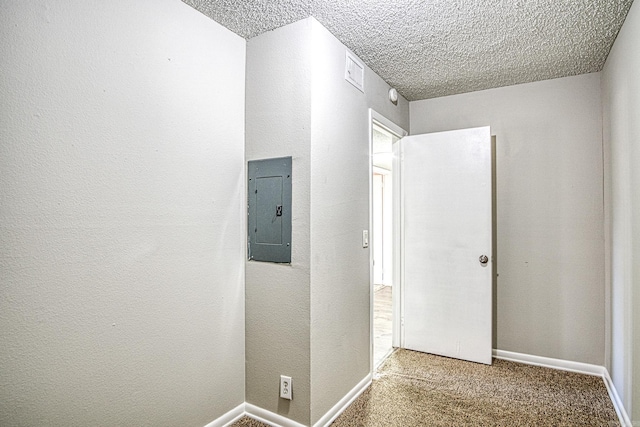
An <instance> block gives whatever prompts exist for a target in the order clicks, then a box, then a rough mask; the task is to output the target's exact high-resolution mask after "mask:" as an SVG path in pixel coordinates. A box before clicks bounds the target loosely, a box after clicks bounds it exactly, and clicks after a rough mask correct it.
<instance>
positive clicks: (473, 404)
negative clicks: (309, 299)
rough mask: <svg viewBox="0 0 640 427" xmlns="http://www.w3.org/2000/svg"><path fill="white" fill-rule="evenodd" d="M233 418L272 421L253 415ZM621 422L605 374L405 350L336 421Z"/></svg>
mask: <svg viewBox="0 0 640 427" xmlns="http://www.w3.org/2000/svg"><path fill="white" fill-rule="evenodd" d="M233 425H234V426H238V427H239V426H243V427H264V426H265V424H262V423H259V422H257V421H255V420H251V419H249V418H248V417H244V418H243V419H241V420H240V421H238V422H236V423H235V424H233ZM618 425H620V424H619V422H618V418H617V416H616V412H615V409H614V408H613V405H612V403H611V400H610V399H609V395H608V393H607V390H606V387H605V385H604V382H603V380H602V378H600V377H596V376H590V375H583V374H576V373H570V372H564V371H559V370H554V369H549V368H542V367H538V366H530V365H524V364H519V363H515V362H508V361H504V360H494V364H493V365H492V366H487V365H481V364H477V363H472V362H465V361H461V360H455V359H449V358H446V357H440V356H434V355H430V354H425V353H418V352H414V351H409V350H398V351H396V352H395V353H393V354H392V355H391V356H390V357H389V358H388V359H387V360H386V361H385V362H384V364H383V365H382V366H381V367H380V369H379V370H378V373H377V375H376V378H375V379H374V380H373V383H372V384H371V386H369V387H368V388H367V389H366V390H365V391H364V392H363V394H362V395H361V396H360V397H358V399H356V400H355V401H354V402H353V404H351V405H350V406H349V407H348V408H347V409H346V410H345V412H344V413H342V415H340V416H339V417H338V418H337V419H336V421H335V422H334V423H333V424H332V427H356V426H358V427H360V426H372V427H375V426H398V427H400V426H402V427H413V426H416V427H417V426H442V427H444V426H447V427H449V426H474V427H475V426H531V427H533V426H536V427H537V426H598V427H609V426H618Z"/></svg>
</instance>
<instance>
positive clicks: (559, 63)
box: [183, 0, 633, 101]
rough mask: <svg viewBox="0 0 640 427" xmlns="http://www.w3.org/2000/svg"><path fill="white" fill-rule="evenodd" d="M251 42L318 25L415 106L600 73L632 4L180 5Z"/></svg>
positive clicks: (194, 0) (614, 0)
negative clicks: (306, 23) (306, 21)
mask: <svg viewBox="0 0 640 427" xmlns="http://www.w3.org/2000/svg"><path fill="white" fill-rule="evenodd" d="M183 1H184V2H185V3H187V4H189V5H191V6H193V7H194V8H195V9H197V10H199V11H201V12H202V13H204V14H205V15H207V16H209V17H211V18H212V19H214V20H215V21H217V22H219V23H220V24H222V25H224V26H225V27H227V28H228V29H230V30H231V31H233V32H235V33H236V34H238V35H240V36H242V37H244V38H247V39H248V38H251V37H254V36H256V35H258V34H261V33H263V32H265V31H269V30H272V29H274V28H278V27H281V26H283V25H286V24H289V23H291V22H295V21H297V20H300V19H303V18H306V17H308V16H314V17H315V18H316V19H317V20H318V21H320V22H321V23H322V24H323V25H324V26H325V27H327V28H328V29H329V31H331V32H332V33H333V34H334V35H335V36H336V37H337V38H338V39H340V41H342V42H343V43H344V44H345V45H346V46H347V47H348V48H349V49H351V50H352V51H353V52H355V53H356V54H357V55H358V56H359V57H360V58H361V59H362V60H363V61H364V62H365V63H366V64H367V65H368V66H369V67H371V68H372V69H373V70H374V71H375V72H376V73H377V74H378V75H379V76H380V77H382V78H383V79H384V80H385V81H386V82H387V83H389V84H390V85H391V86H393V87H395V88H396V89H397V90H398V92H400V93H401V94H402V95H404V96H405V98H407V99H408V100H410V101H413V100H418V99H426V98H434V97H438V96H445V95H452V94H456V93H464V92H471V91H476V90H482V89H489V88H493V87H500V86H507V85H512V84H518V83H526V82H532V81H537V80H545V79H551V78H556V77H564V76H571V75H577V74H583V73H590V72H595V71H600V70H601V69H602V67H603V65H604V62H605V60H606V58H607V55H608V54H609V49H610V48H611V45H612V44H613V41H614V40H615V37H616V35H617V34H618V31H619V30H620V27H621V26H622V23H623V22H624V19H625V17H626V15H627V12H628V10H629V8H630V7H631V3H632V2H633V0H394V1H389V0H256V1H251V0H183Z"/></svg>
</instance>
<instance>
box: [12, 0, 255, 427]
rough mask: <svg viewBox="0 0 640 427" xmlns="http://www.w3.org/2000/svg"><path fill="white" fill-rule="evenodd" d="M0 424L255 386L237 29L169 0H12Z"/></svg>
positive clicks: (189, 412) (208, 417) (132, 418)
mask: <svg viewBox="0 0 640 427" xmlns="http://www.w3.org/2000/svg"><path fill="white" fill-rule="evenodd" d="M0 39H1V40H2V43H1V44H0V58H1V59H0V75H1V76H2V77H1V78H0V283H1V285H0V343H2V344H1V345H0V425H3V426H15V425H32V426H35V425H43V426H44V425H46V426H65V427H67V426H71V425H75V426H90V425H111V426H117V425H122V426H124V425H129V426H134V425H135V426H204V425H206V424H207V423H209V422H211V421H212V420H214V419H216V418H218V417H219V416H221V415H223V414H225V413H226V412H227V411H229V410H231V409H232V408H234V407H236V406H237V405H239V404H241V403H242V402H244V342H243V338H242V337H243V335H244V317H243V311H244V290H243V283H244V278H243V276H244V261H243V256H244V241H243V238H244V235H245V233H244V220H243V214H244V212H245V211H244V204H245V197H244V191H243V189H244V185H243V183H244V177H243V172H242V171H243V165H244V148H243V139H244V83H245V82H244V72H245V71H244V70H245V41H244V40H243V39H242V38H240V37H238V36H236V35H234V34H232V33H231V32H229V31H228V30H226V29H224V28H223V27H221V26H220V25H218V24H217V23H215V22H213V21H211V20H210V19H209V18H206V17H205V16H203V15H202V14H200V13H199V12H197V11H195V10H193V9H192V8H190V7H189V6H187V5H185V4H183V3H182V2H179V1H174V0H140V1H135V2H129V1H124V0H115V1H109V2H97V1H88V2H78V1H70V0H58V1H49V0H34V1H29V2H23V1H18V0H10V1H3V2H2V13H0Z"/></svg>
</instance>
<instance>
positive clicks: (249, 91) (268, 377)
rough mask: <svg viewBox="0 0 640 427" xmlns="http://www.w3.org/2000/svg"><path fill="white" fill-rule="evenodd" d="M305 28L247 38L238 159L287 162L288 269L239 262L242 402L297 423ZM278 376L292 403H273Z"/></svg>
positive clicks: (305, 163)
mask: <svg viewBox="0 0 640 427" xmlns="http://www.w3.org/2000/svg"><path fill="white" fill-rule="evenodd" d="M310 28H311V27H310V21H309V20H305V21H299V22H297V23H294V24H290V25H287V26H285V27H282V28H279V29H277V30H274V31H270V32H267V33H264V34H262V35H260V36H258V37H255V38H253V39H251V40H249V41H248V42H247V86H246V96H247V101H246V104H247V109H246V118H247V119H246V160H254V159H264V158H270V157H284V156H292V157H293V170H292V209H293V212H292V214H293V218H292V227H293V228H292V239H291V250H292V251H291V252H292V253H291V264H290V265H289V264H274V263H266V262H257V261H247V262H246V351H247V365H246V376H247V379H246V384H247V385H246V399H247V402H248V403H251V404H253V405H256V406H259V407H261V408H263V409H266V410H268V411H271V412H274V413H278V414H280V415H283V416H285V417H288V418H291V419H293V420H295V421H298V422H300V423H302V424H309V402H310V386H309V381H310V376H309V358H310V354H309V353H310V347H309V339H310V337H309V317H310V313H309V286H310V267H309V266H310V260H309V244H310V242H309V217H310V210H309V209H310V206H309V189H310V167H311V166H310V143H311V142H310V138H311V134H310V132H311V131H310V126H311V116H310V114H311V112H310V110H311V71H310V66H311V59H310V58H311V54H312V52H311V50H310V48H309V46H310V44H309V43H310V40H311V33H310ZM245 217H246V215H245ZM243 257H244V258H245V259H246V253H244V254H243ZM280 375H288V376H291V377H292V378H293V400H292V401H287V400H283V399H280V398H279V385H280Z"/></svg>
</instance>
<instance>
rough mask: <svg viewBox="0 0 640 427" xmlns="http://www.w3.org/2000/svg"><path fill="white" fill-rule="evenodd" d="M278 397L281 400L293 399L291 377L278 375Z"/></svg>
mask: <svg viewBox="0 0 640 427" xmlns="http://www.w3.org/2000/svg"><path fill="white" fill-rule="evenodd" d="M280 397H281V398H283V399H289V400H292V399H293V383H292V382H291V377H288V376H286V375H280Z"/></svg>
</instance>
